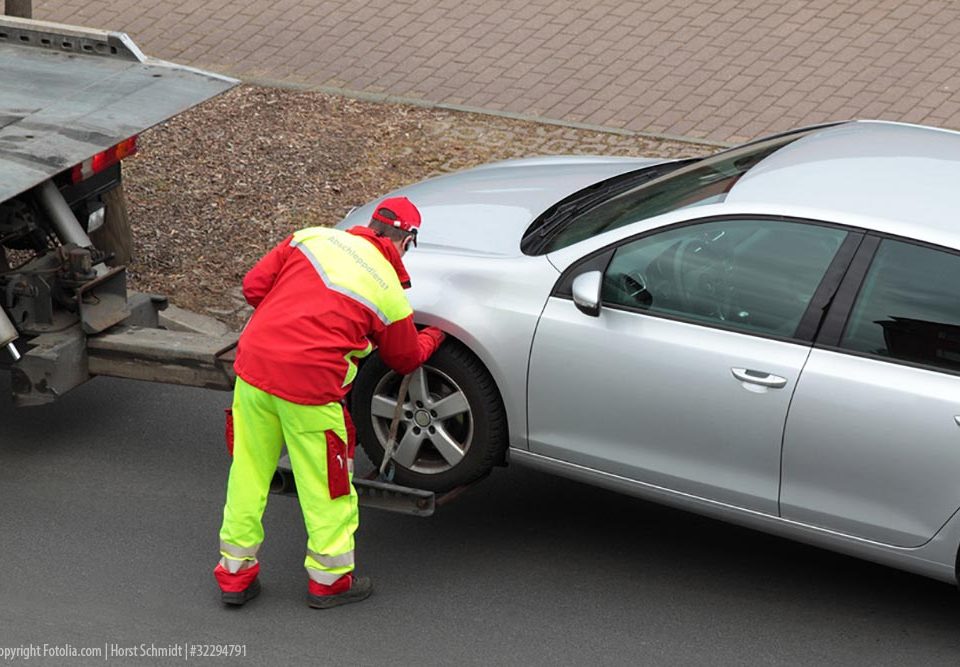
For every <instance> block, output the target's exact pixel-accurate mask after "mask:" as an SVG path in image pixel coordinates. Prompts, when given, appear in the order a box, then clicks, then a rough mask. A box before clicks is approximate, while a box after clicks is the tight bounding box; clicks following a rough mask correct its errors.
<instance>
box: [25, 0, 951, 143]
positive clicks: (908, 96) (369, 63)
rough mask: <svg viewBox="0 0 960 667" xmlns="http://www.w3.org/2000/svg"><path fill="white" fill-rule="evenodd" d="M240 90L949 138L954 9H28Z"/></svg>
mask: <svg viewBox="0 0 960 667" xmlns="http://www.w3.org/2000/svg"><path fill="white" fill-rule="evenodd" d="M34 16H35V17H36V18H41V19H47V20H53V21H61V22H65V23H77V24H85V25H91V26H96V27H103V28H110V29H115V30H123V31H126V32H128V33H129V34H130V35H131V36H132V37H133V38H134V39H135V40H136V41H137V42H138V44H140V46H141V47H142V48H143V49H144V51H146V52H147V53H149V54H151V55H154V56H157V57H161V58H166V59H170V60H177V61H179V62H183V63H187V64H192V65H196V66H200V67H207V68H211V69H214V70H217V71H221V72H225V73H229V74H233V75H235V76H238V77H241V78H248V79H249V78H255V79H256V78H259V79H272V80H282V81H287V82H298V83H304V84H309V85H314V86H322V87H327V88H336V89H343V90H346V91H353V92H362V93H368V94H369V93H377V94H386V95H391V96H399V97H404V98H413V99H418V100H422V101H426V102H434V103H445V104H451V105H461V106H466V107H473V108H478V109H486V110H492V111H500V112H508V113H514V114H523V115H533V116H538V117H543V118H551V119H557V120H562V121H567V122H578V123H588V124H592V125H600V126H608V127H614V128H621V129H626V130H631V131H637V132H652V133H659V134H667V135H676V136H682V137H689V138H694V139H707V140H712V141H718V142H734V141H740V140H744V139H747V138H752V137H755V136H757V135H759V134H763V133H768V132H772V131H776V130H782V129H787V128H789V127H793V126H796V125H800V124H805V123H812V122H819V121H824V120H830V119H840V118H851V117H861V118H866V117H869V118H884V119H890V120H901V121H907V122H917V123H927V124H932V125H938V126H943V127H950V128H955V129H960V2H956V1H955V0H810V1H800V0H771V1H762V0H687V1H685V2H678V1H676V0H674V1H673V2H671V1H669V0H592V1H590V0H581V1H572V0H275V1H273V2H265V1H262V0H261V1H260V2H257V1H256V0H154V1H153V2H150V3H146V2H143V1H142V0H34Z"/></svg>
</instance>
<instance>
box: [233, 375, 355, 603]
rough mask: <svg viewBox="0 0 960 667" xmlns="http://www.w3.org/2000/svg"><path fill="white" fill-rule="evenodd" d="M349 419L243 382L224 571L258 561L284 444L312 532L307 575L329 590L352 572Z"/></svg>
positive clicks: (335, 408) (238, 393)
mask: <svg viewBox="0 0 960 667" xmlns="http://www.w3.org/2000/svg"><path fill="white" fill-rule="evenodd" d="M348 419H349V417H345V415H344V411H343V407H342V406H341V405H340V403H327V404H325V405H300V404H298V403H291V402H290V401H285V400H283V399H282V398H277V397H276V396H274V395H273V394H270V393H267V392H265V391H262V390H260V389H257V388H256V387H254V386H252V385H250V384H248V383H246V382H244V381H243V380H242V379H241V378H239V377H238V378H237V383H236V387H235V389H234V394H233V435H234V444H233V463H232V465H231V466H230V477H229V480H228V482H227V502H226V505H225V506H224V508H223V525H222V526H221V528H220V555H221V556H222V557H223V558H222V560H221V564H222V565H223V566H224V568H226V569H227V570H229V571H230V572H231V573H236V572H238V571H239V570H241V569H243V568H245V567H249V566H250V565H252V564H254V563H256V562H257V551H258V550H259V548H260V544H261V543H262V542H263V524H262V522H261V519H262V517H263V511H264V509H265V508H266V505H267V495H268V493H269V490H270V480H271V479H272V478H273V474H274V471H275V470H276V468H277V461H278V460H279V458H280V451H281V449H282V447H283V445H284V443H286V446H287V452H288V453H289V455H290V464H291V467H292V468H293V475H294V479H295V480H296V484H297V494H298V496H299V498H300V507H301V509H302V511H303V519H304V523H305V525H306V528H307V536H308V539H307V555H306V559H305V561H304V567H306V569H307V574H308V575H309V577H310V579H311V580H313V581H315V582H317V583H318V584H323V585H325V586H329V585H332V584H333V583H334V582H335V581H337V580H338V579H339V578H340V577H342V576H343V575H345V574H347V573H349V572H352V571H353V567H354V556H353V548H354V541H353V534H354V532H355V531H356V529H357V526H358V525H359V513H358V511H357V492H356V490H355V489H354V488H353V484H352V483H351V481H352V471H353V470H352V467H353V461H352V456H353V442H352V433H348V430H350V431H352V429H348V421H347V420H348Z"/></svg>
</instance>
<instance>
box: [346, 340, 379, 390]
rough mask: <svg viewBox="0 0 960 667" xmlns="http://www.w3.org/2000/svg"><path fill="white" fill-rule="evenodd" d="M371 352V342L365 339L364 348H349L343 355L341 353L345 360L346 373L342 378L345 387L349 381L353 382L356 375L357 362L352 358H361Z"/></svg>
mask: <svg viewBox="0 0 960 667" xmlns="http://www.w3.org/2000/svg"><path fill="white" fill-rule="evenodd" d="M371 352H373V343H371V342H370V341H367V347H366V349H363V350H350V351H349V352H347V353H346V354H345V355H343V358H344V359H345V360H346V362H347V375H346V377H344V378H343V386H344V387H346V386H347V385H349V384H350V383H351V382H353V379H354V378H355V377H357V362H355V361H354V359H362V358H363V357H365V356H367V355H368V354H370V353H371Z"/></svg>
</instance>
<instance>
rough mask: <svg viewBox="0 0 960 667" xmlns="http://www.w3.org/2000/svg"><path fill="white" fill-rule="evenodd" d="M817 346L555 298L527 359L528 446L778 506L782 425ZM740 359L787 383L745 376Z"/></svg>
mask: <svg viewBox="0 0 960 667" xmlns="http://www.w3.org/2000/svg"><path fill="white" fill-rule="evenodd" d="M809 352H810V348H809V346H807V345H801V344H797V343H788V342H784V341H779V340H771V339H767V338H760V337H756V336H747V335H744V334H741V333H737V332H733V331H724V330H721V329H713V328H710V327H705V326H700V325H696V324H689V323H686V322H677V321H673V320H669V319H664V318H661V317H654V316H650V315H645V314H641V313H633V312H626V311H621V310H616V309H613V308H604V309H602V310H601V312H600V316H599V317H590V316H588V315H585V314H583V313H581V312H580V311H579V310H578V309H577V308H576V307H575V306H574V304H573V302H572V301H569V300H567V299H560V298H556V297H554V298H551V299H550V301H549V303H548V304H547V307H546V309H545V310H544V313H543V317H542V318H541V320H540V324H539V325H538V327H537V334H536V338H535V339H534V344H533V351H532V356H531V360H530V384H529V387H530V389H529V415H530V416H529V420H530V450H531V451H533V452H537V453H541V454H544V455H546V456H550V457H551V458H555V459H560V460H564V461H570V462H572V463H577V464H580V465H585V466H589V467H591V468H596V469H597V470H603V471H606V472H611V473H614V474H617V475H621V476H624V477H629V478H631V479H635V480H638V481H642V482H647V483H649V484H654V485H656V486H662V487H666V488H671V489H675V490H677V491H680V492H683V493H690V494H693V495H697V496H702V497H708V498H712V499H714V500H717V501H719V502H723V503H729V504H732V505H737V506H740V507H746V508H750V509H753V510H757V511H760V512H765V513H768V514H772V515H776V514H777V513H778V511H777V499H778V495H779V487H780V443H781V440H782V437H783V424H784V421H785V419H786V415H787V408H788V407H789V405H790V396H791V394H792V392H793V388H794V386H795V384H796V381H797V378H798V377H799V375H800V370H801V369H802V368H803V364H804V362H805V361H806V358H807V355H808V354H809ZM558 360H562V362H560V363H558ZM733 368H747V369H755V370H761V371H763V372H765V373H772V374H774V375H778V376H781V377H783V378H786V384H785V386H783V387H780V388H767V387H761V386H758V385H754V384H747V383H745V382H741V381H740V380H738V379H737V378H736V377H734V375H733V373H732V369H733ZM680 397H682V404H683V407H682V409H678V407H679V405H678V399H680ZM624 415H629V418H627V419H624Z"/></svg>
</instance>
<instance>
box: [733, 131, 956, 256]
mask: <svg viewBox="0 0 960 667" xmlns="http://www.w3.org/2000/svg"><path fill="white" fill-rule="evenodd" d="M726 203H727V204H731V203H736V204H746V203H756V204H763V205H769V206H771V207H775V208H781V209H787V208H797V207H800V208H806V209H811V208H813V209H819V210H822V211H825V212H827V215H825V216H824V217H826V218H827V219H829V220H832V221H834V222H840V223H842V222H844V217H845V216H851V217H856V218H857V221H858V224H860V223H861V222H862V220H863V219H864V218H874V219H877V220H878V221H883V224H881V225H878V228H882V230H883V231H886V232H888V233H894V234H896V233H903V234H904V235H908V236H917V235H918V231H919V232H921V234H920V236H924V237H927V238H931V239H932V238H944V237H955V236H956V235H957V234H958V233H960V224H958V222H957V216H958V214H960V132H954V131H951V130H943V129H938V128H932V127H923V126H919V125H908V124H903V123H890V122H883V121H851V122H848V123H842V124H839V125H833V126H829V127H825V128H822V129H819V130H814V131H812V132H811V133H809V134H807V135H805V136H802V137H801V138H800V139H798V140H796V141H794V142H792V143H790V144H787V145H786V146H784V147H783V148H780V149H779V150H777V151H775V152H774V153H772V154H771V155H770V156H768V157H767V158H765V159H763V160H761V161H760V162H759V163H757V164H756V165H755V166H754V167H753V168H751V169H750V170H749V171H748V172H747V173H746V174H745V175H744V176H743V177H742V178H740V180H739V181H737V183H736V185H734V187H733V188H732V189H731V190H730V192H729V193H728V195H727V198H726ZM901 226H902V229H898V228H899V227H901Z"/></svg>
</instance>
